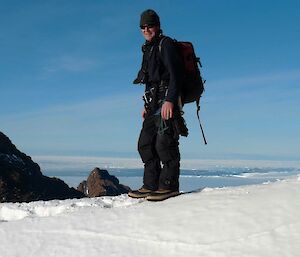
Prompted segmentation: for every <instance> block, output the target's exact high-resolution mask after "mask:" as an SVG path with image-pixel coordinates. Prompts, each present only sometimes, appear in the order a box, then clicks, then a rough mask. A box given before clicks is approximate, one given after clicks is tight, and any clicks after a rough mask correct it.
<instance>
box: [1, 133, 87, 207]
mask: <svg viewBox="0 0 300 257" xmlns="http://www.w3.org/2000/svg"><path fill="white" fill-rule="evenodd" d="M82 197H85V196H84V194H82V193H81V192H79V191H77V190H76V189H74V188H69V187H68V185H67V184H65V183H64V182H63V181H62V180H60V179H58V178H49V177H46V176H44V175H43V174H42V172H41V170H40V167H39V165H38V164H37V163H35V162H33V161H32V159H31V158H30V157H29V156H27V155H26V154H24V153H22V152H20V151H19V150H18V149H17V148H16V146H15V145H13V144H12V142H11V141H10V139H9V138H8V137H7V136H5V135H4V134H3V133H2V132H0V202H30V201H37V200H52V199H69V198H82Z"/></svg>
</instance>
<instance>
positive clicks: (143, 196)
mask: <svg viewBox="0 0 300 257" xmlns="http://www.w3.org/2000/svg"><path fill="white" fill-rule="evenodd" d="M150 194H151V193H145V194H139V195H138V194H131V193H130V192H129V193H128V196H129V197H131V198H136V199H139V198H146V197H148V196H150Z"/></svg>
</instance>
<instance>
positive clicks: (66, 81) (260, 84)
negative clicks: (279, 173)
mask: <svg viewBox="0 0 300 257" xmlns="http://www.w3.org/2000/svg"><path fill="white" fill-rule="evenodd" d="M147 8H153V9H155V10H156V11H157V12H158V14H159V15H160V18H161V24H162V28H163V31H164V33H165V34H166V35H169V36H171V37H174V38H176V39H178V40H183V41H192V42H193V43H194V46H195V49H196V52H197V54H198V55H199V56H200V57H201V60H202V64H203V66H204V67H203V75H204V77H205V79H206V80H207V84H206V91H205V94H204V96H203V98H202V105H201V106H202V107H201V108H202V121H203V126H204V129H205V133H206V137H207V140H208V145H207V146H204V144H203V143H202V138H201V134H200V129H199V125H198V123H197V118H196V115H195V107H194V105H192V106H190V105H187V106H185V112H186V113H185V117H186V120H187V123H188V127H189V130H190V135H189V137H188V138H182V139H181V143H180V145H181V152H182V158H193V159H202V158H215V159H275V160H300V147H299V145H300V137H299V130H300V118H299V108H300V100H299V99H300V87H299V86H300V64H299V59H300V51H299V45H300V27H299V24H300V14H299V8H300V3H299V2H298V1H276V0H275V1H264V0H262V1H255V0H254V1H245V0H240V1H238V0H236V1H189V2H186V1H141V0H139V1H100V0H99V1H83V0H82V1H64V0H60V1H50V0H49V1H29V0H28V1H14V0H3V1H1V3H0V31H1V34H0V56H1V58H0V131H2V132H4V133H5V134H7V135H8V136H9V137H10V138H11V139H12V141H13V142H14V143H15V144H16V145H17V146H18V147H19V148H20V149H21V150H22V151H24V152H25V153H27V154H32V155H58V154H59V155H80V156H110V157H137V156H138V154H137V151H136V144H137V138H138V134H139V130H140V128H141V119H140V112H141V109H142V105H143V103H142V100H141V95H142V92H143V87H139V86H134V85H132V80H133V79H134V78H135V75H136V72H137V70H138V68H139V66H140V63H141V51H140V48H141V44H142V43H143V38H142V36H141V34H140V31H139V27H138V25H139V16H140V13H141V12H142V11H143V10H145V9H147Z"/></svg>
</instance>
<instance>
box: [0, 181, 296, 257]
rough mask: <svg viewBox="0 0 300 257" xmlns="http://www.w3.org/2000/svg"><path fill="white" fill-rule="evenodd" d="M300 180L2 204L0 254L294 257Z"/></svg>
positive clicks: (4, 256)
mask: <svg viewBox="0 0 300 257" xmlns="http://www.w3.org/2000/svg"><path fill="white" fill-rule="evenodd" d="M299 198H300V176H299V177H298V178H294V179H289V180H285V181H278V182H276V183H270V184H265V185H254V186H243V187H234V188H219V189H210V188H206V189H204V190H202V191H199V192H193V193H187V194H183V195H181V196H178V197H176V198H172V199H169V200H167V201H165V202H159V203H152V202H146V201H143V200H134V199H129V198H128V197H127V196H126V195H122V196H118V197H101V198H94V199H80V200H65V201H49V202H42V201H40V202H32V203H28V204H26V203H23V204H8V203H6V204H1V205H0V220H1V221H2V222H0V240H1V244H0V256H1V257H17V256H18V257H23V256H24V257H29V256H30V257H40V256H55V257H60V256H72V257H76V256H89V257H91V256H105V257H109V256H116V257H117V256H118V257H120V256H130V257H135V256H138V257H141V256H143V257H147V256H149V257H150V256H151V257H159V256H164V257H165V256H172V257H173V256H185V257H191V256H203V257H206V256H207V257H219V256H220V257H221V256H222V257H223V256H224V257H225V256H226V257H227V256H228V257H229V256H230V257H243V256H249V257H268V256H272V257H292V256H293V257H296V256H299V253H300V244H299V241H300V220H299V213H300V201H299Z"/></svg>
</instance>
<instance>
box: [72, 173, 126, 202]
mask: <svg viewBox="0 0 300 257" xmlns="http://www.w3.org/2000/svg"><path fill="white" fill-rule="evenodd" d="M77 190H79V191H80V192H82V193H84V194H85V195H86V196H88V197H98V196H104V195H110V196H115V195H120V194H124V193H128V192H129V191H130V188H129V187H127V186H124V185H122V184H120V183H119V180H118V179H117V178H116V177H115V176H112V175H110V174H109V173H108V172H107V170H101V169H99V168H95V169H94V170H93V171H92V172H91V174H90V175H89V176H88V178H87V180H84V181H82V182H81V183H80V184H79V186H78V187H77Z"/></svg>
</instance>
